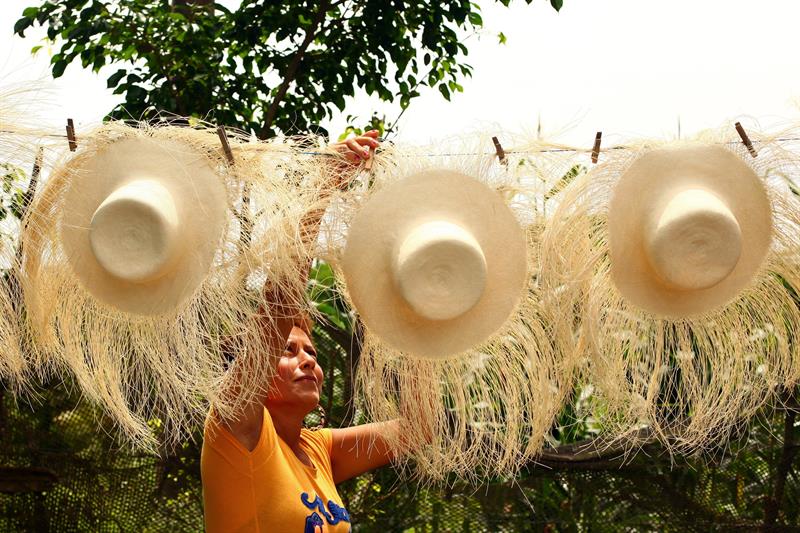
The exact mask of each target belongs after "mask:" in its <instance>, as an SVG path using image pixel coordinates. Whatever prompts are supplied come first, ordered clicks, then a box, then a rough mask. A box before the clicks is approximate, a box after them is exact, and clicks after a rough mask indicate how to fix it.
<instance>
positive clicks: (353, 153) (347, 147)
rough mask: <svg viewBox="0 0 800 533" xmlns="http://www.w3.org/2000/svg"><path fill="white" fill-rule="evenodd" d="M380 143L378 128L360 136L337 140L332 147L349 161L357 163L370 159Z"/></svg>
mask: <svg viewBox="0 0 800 533" xmlns="http://www.w3.org/2000/svg"><path fill="white" fill-rule="evenodd" d="M379 144H380V142H379V141H378V130H370V131H367V132H365V133H364V134H363V135H359V136H358V137H351V138H349V139H345V140H344V141H341V142H337V143H335V144H333V145H332V148H333V149H334V150H336V151H337V152H339V153H341V154H344V157H345V159H347V161H348V162H349V163H352V164H357V163H359V162H361V161H366V160H367V159H369V158H370V157H371V156H372V154H371V150H372V149H373V148H377V147H378V145H379Z"/></svg>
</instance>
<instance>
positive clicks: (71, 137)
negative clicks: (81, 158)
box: [67, 118, 78, 152]
mask: <svg viewBox="0 0 800 533" xmlns="http://www.w3.org/2000/svg"><path fill="white" fill-rule="evenodd" d="M67 144H68V145H69V151H70V152H74V151H75V150H76V149H77V148H78V141H77V140H76V139H75V123H74V122H73V121H72V119H71V118H68V119H67Z"/></svg>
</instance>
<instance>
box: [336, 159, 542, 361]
mask: <svg viewBox="0 0 800 533" xmlns="http://www.w3.org/2000/svg"><path fill="white" fill-rule="evenodd" d="M438 219H445V220H449V221H452V222H453V223H455V224H458V225H459V226H461V227H463V228H465V229H467V230H468V231H469V232H470V233H471V234H472V236H473V237H474V238H475V239H476V241H477V242H478V243H479V244H480V247H481V249H482V251H483V253H484V256H485V258H486V266H487V280H486V286H485V290H484V292H483V294H482V296H481V298H480V299H479V300H478V302H477V303H476V304H475V306H474V307H472V308H471V309H470V310H468V311H467V312H466V313H464V314H462V315H460V316H458V317H456V318H453V319H450V320H430V319H427V318H424V317H422V316H420V315H418V314H417V313H415V312H414V311H413V309H412V308H411V307H410V306H409V305H408V304H407V303H406V301H405V300H404V299H403V298H402V296H401V294H400V292H399V290H398V288H397V286H396V284H395V280H394V277H393V274H392V258H393V251H394V249H395V244H396V241H397V239H399V238H400V236H402V235H405V234H406V232H407V231H408V230H409V229H410V228H411V227H412V225H417V224H420V223H424V222H428V221H432V220H438ZM342 270H343V272H344V276H345V281H346V283H347V288H348V292H349V294H350V297H351V299H352V302H353V304H354V306H355V307H356V309H357V311H358V313H359V315H360V316H361V318H362V320H363V321H364V324H365V325H366V326H367V327H368V328H369V329H370V330H371V331H372V332H373V333H374V334H376V335H378V336H379V337H380V338H381V339H383V340H384V341H385V342H387V343H389V344H390V345H392V346H393V347H394V348H396V349H398V350H401V351H403V352H405V353H407V354H409V355H413V356H417V357H422V358H431V359H433V358H441V357H446V356H451V355H455V354H458V353H461V352H465V351H467V350H469V349H471V348H474V347H476V346H478V345H480V344H481V343H482V342H485V341H486V340H487V339H489V338H490V337H491V336H492V334H494V333H495V332H496V331H497V330H498V329H500V328H501V327H502V326H503V324H504V323H505V322H506V320H507V319H508V317H509V315H510V314H511V313H512V312H513V311H514V309H515V308H516V306H517V304H518V302H519V300H520V298H521V296H522V294H523V292H524V290H525V287H526V281H527V278H528V273H527V245H526V238H525V234H524V232H523V230H522V228H521V227H520V225H519V223H518V221H517V220H516V218H515V216H514V213H513V212H512V211H511V209H509V207H508V206H507V205H506V203H505V202H504V200H503V198H502V197H501V196H500V195H499V194H498V193H497V192H495V191H494V190H492V189H490V188H489V187H487V186H486V185H484V184H482V183H480V182H478V181H477V180H475V179H473V178H471V177H469V176H467V175H464V174H460V173H457V172H453V171H447V170H435V171H427V172H422V173H419V174H415V175H413V176H411V177H408V178H406V179H403V180H401V181H398V182H395V183H393V184H390V185H388V186H386V187H385V188H383V189H381V190H380V191H378V192H377V193H375V195H374V196H373V197H372V198H371V199H370V200H369V201H368V202H367V203H366V205H364V207H363V208H362V209H361V210H360V211H359V212H358V213H357V214H356V216H355V217H354V219H353V221H352V223H351V224H350V227H349V230H348V237H347V244H346V247H345V251H344V254H343V259H342Z"/></svg>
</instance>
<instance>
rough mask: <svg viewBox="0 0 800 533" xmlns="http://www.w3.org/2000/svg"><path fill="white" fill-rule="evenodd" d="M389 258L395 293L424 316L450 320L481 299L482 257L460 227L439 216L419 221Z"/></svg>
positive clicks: (471, 238)
mask: <svg viewBox="0 0 800 533" xmlns="http://www.w3.org/2000/svg"><path fill="white" fill-rule="evenodd" d="M399 242H400V245H399V246H398V247H397V251H396V254H395V257H394V262H393V274H394V279H395V283H396V284H397V286H398V289H399V292H400V294H401V295H402V297H403V299H404V300H405V301H406V302H407V303H408V305H409V306H410V307H411V308H412V309H413V310H414V311H415V312H416V313H417V314H418V315H420V316H422V317H425V318H427V319H429V320H450V319H453V318H456V317H458V316H460V315H462V314H464V313H466V312H467V311H469V310H470V309H472V308H473V307H474V306H475V304H477V303H478V301H479V300H480V299H481V296H482V295H483V292H484V289H485V287H486V270H487V269H486V258H485V256H484V253H483V250H482V249H481V246H480V244H479V243H478V241H477V240H476V239H475V238H474V237H473V236H472V234H471V233H469V232H468V231H467V230H465V229H464V228H463V227H461V226H459V225H457V224H454V223H452V222H449V221H445V220H437V221H433V222H427V223H423V224H419V225H417V226H416V227H414V228H413V229H412V230H411V231H409V232H408V233H407V234H406V235H405V237H404V238H402V239H401V240H400V241H399Z"/></svg>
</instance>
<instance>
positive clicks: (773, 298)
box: [542, 132, 800, 452]
mask: <svg viewBox="0 0 800 533" xmlns="http://www.w3.org/2000/svg"><path fill="white" fill-rule="evenodd" d="M783 135H785V134H783ZM759 140H760V141H761V143H760V144H759V156H758V159H753V158H751V156H750V155H749V154H748V153H747V151H746V149H745V148H744V147H743V146H740V145H738V144H737V143H735V142H734V139H732V138H731V137H730V136H729V135H727V132H726V133H715V132H707V133H705V134H704V135H702V136H701V137H700V139H699V140H696V141H694V142H701V143H709V142H719V143H728V142H730V144H726V146H727V147H729V148H730V149H731V150H732V151H734V152H735V153H737V155H739V157H741V158H742V160H743V161H746V162H747V163H748V164H750V165H751V166H752V167H753V168H754V170H755V171H756V172H757V173H758V175H759V176H761V177H762V179H763V180H764V183H765V184H766V186H767V187H768V190H769V195H770V198H771V201H772V205H773V213H774V221H775V234H774V241H773V246H772V249H771V251H770V253H769V255H768V257H767V258H766V260H765V262H764V265H763V266H762V269H761V271H760V272H759V273H758V274H757V276H756V277H755V279H754V280H753V282H752V283H751V285H750V286H749V287H748V288H747V289H746V290H745V291H743V293H742V294H741V295H740V296H739V297H738V298H736V299H735V300H734V301H733V302H730V303H729V304H728V305H725V306H723V307H721V308H719V309H717V310H715V311H713V312H710V313H706V314H704V315H702V316H696V317H690V318H687V319H684V320H665V319H660V318H656V317H653V316H651V315H649V314H648V313H646V312H644V311H641V310H639V309H638V308H636V307H634V306H633V305H631V304H629V303H628V302H626V301H625V299H624V298H622V296H621V295H620V294H619V292H618V291H617V289H616V287H615V286H614V284H613V282H612V280H611V274H610V268H611V265H610V261H609V253H608V250H609V249H608V234H607V226H606V222H607V214H608V211H607V208H608V205H609V201H610V198H611V195H612V194H613V191H614V187H615V185H616V183H617V181H618V179H619V178H620V176H621V175H622V174H623V173H624V171H625V169H626V168H628V166H629V165H630V164H631V163H632V162H633V160H634V159H635V158H636V157H638V156H639V155H641V154H643V153H645V152H646V151H647V150H649V149H651V148H655V147H657V146H659V145H657V144H656V143H651V144H649V145H647V146H645V145H642V146H641V147H640V148H638V149H634V150H631V151H625V152H623V151H619V152H617V153H613V154H606V162H605V163H603V164H601V165H598V166H597V167H595V168H594V169H593V170H592V171H590V172H589V173H588V174H587V175H585V176H583V177H582V178H581V179H579V180H578V181H576V182H574V183H573V184H572V186H571V187H569V188H568V189H567V190H566V191H565V192H564V194H563V196H562V197H561V198H560V205H559V207H558V209H557V210H556V212H555V213H554V215H553V217H552V219H551V220H550V221H549V223H548V226H547V229H546V231H545V235H544V237H543V245H542V290H543V291H545V292H546V293H548V294H551V295H557V296H556V297H554V298H552V300H551V303H552V305H553V310H554V311H555V313H554V316H555V317H556V322H555V323H554V327H555V328H556V329H559V330H561V331H563V332H564V333H563V335H568V334H569V333H570V332H571V333H572V334H573V335H575V336H576V337H577V336H585V337H586V338H587V339H588V342H587V345H586V349H585V350H582V352H583V353H582V357H583V359H584V364H583V365H582V368H581V373H580V383H581V384H582V385H583V386H587V385H591V386H593V387H594V390H595V394H594V395H593V397H592V403H591V407H590V416H592V417H594V418H595V419H596V420H597V422H598V423H599V425H600V426H601V428H602V431H603V433H602V437H603V438H604V439H606V440H607V441H608V442H616V441H620V442H623V443H627V444H628V445H630V446H636V445H637V444H640V443H639V442H637V441H636V439H634V438H633V436H634V435H637V434H638V433H637V432H639V430H641V429H642V428H650V430H651V431H652V434H653V435H654V436H655V437H656V438H658V439H659V440H661V441H662V442H663V443H664V444H665V445H666V446H667V448H668V449H669V450H670V451H676V452H688V451H697V450H704V449H708V448H710V447H713V446H718V445H720V444H723V443H724V442H725V440H726V439H727V438H729V437H730V436H731V435H732V434H733V433H734V432H735V431H736V430H737V429H739V428H741V425H742V424H743V423H745V422H746V421H747V420H748V419H749V418H751V417H753V416H755V414H756V412H757V411H758V409H759V408H761V407H763V406H764V405H766V404H767V403H769V402H772V401H775V400H776V399H777V395H778V393H779V392H780V391H781V390H782V389H783V388H787V387H791V386H793V385H794V384H796V383H797V380H798V369H800V367H799V366H798V362H799V361H798V355H797V354H798V349H797V346H796V345H795V339H796V338H797V337H796V335H797V333H798V329H799V328H800V307H798V296H797V292H796V291H797V288H798V287H800V285H798V283H800V278H798V274H800V262H798V261H797V259H798V256H797V250H798V249H800V220H799V219H798V217H800V203H798V200H799V199H798V197H797V196H796V195H794V194H791V193H790V192H789V191H788V190H787V183H786V182H784V183H780V181H781V176H788V177H791V178H794V177H796V176H797V175H798V170H800V167H798V163H799V162H800V161H798V159H797V156H796V155H794V154H792V153H791V152H789V151H787V150H785V149H783V148H781V147H780V146H779V145H778V144H777V143H775V142H773V141H771V140H770V139H768V138H759ZM660 146H663V144H661V145H660ZM559 317H561V318H560V319H559Z"/></svg>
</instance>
